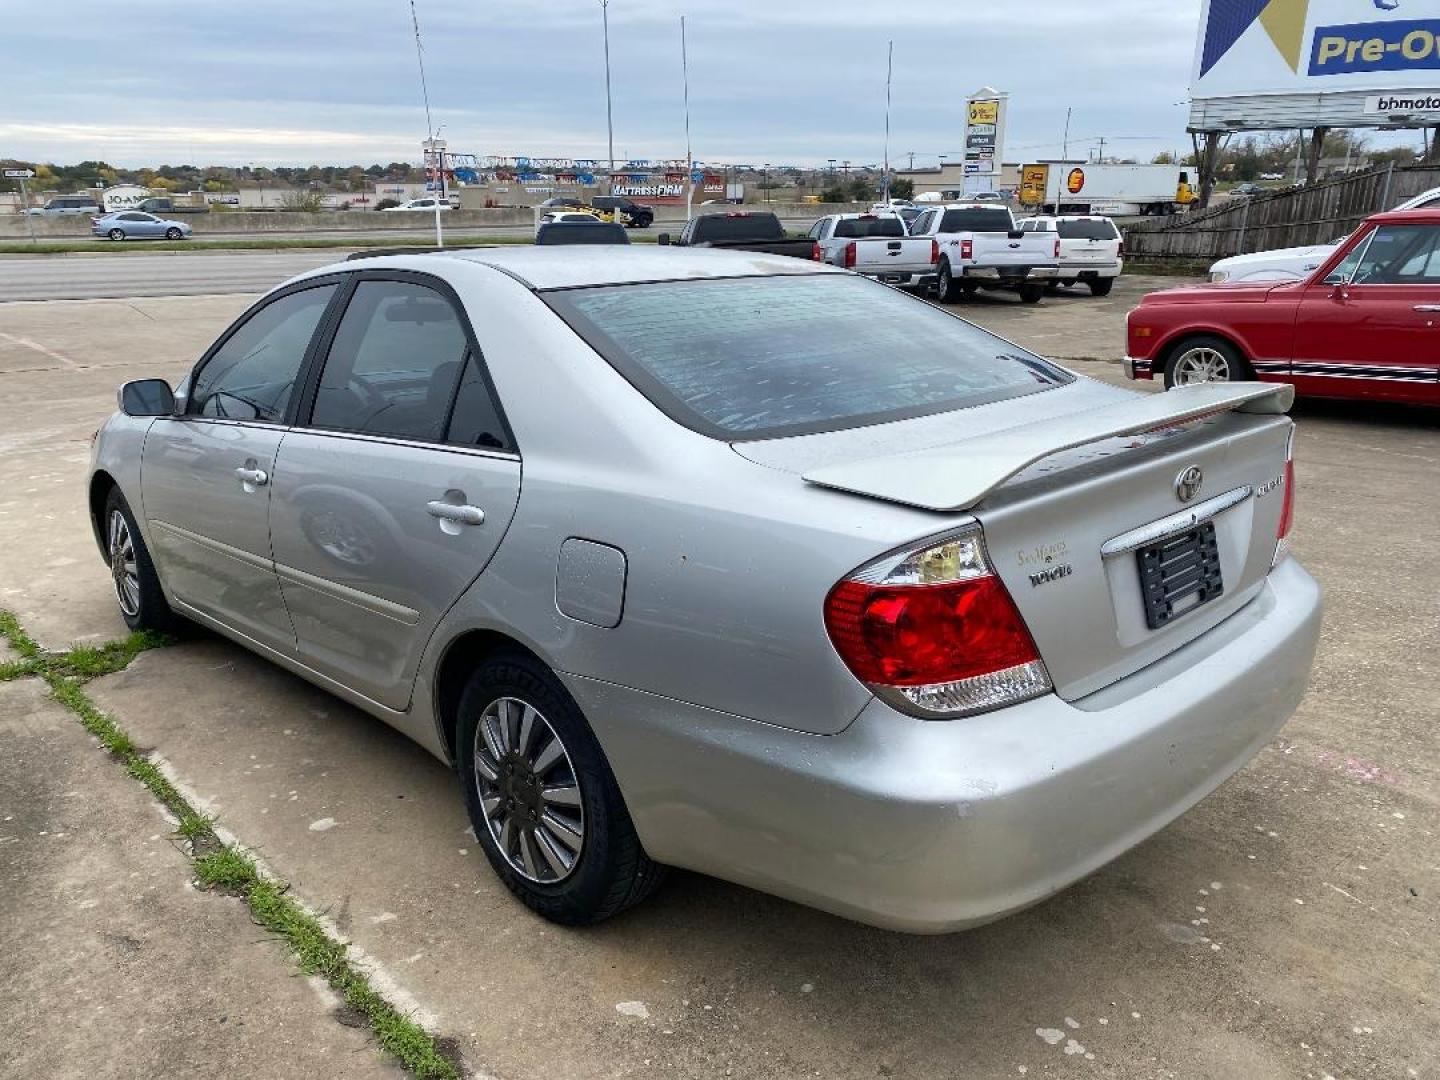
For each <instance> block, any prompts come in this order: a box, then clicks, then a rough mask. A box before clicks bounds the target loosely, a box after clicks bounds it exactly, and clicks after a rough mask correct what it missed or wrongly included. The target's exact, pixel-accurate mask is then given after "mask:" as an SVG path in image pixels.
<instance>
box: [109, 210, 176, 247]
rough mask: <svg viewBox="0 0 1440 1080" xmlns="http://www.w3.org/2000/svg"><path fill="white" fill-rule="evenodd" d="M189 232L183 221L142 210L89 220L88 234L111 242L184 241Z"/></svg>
mask: <svg viewBox="0 0 1440 1080" xmlns="http://www.w3.org/2000/svg"><path fill="white" fill-rule="evenodd" d="M190 231H191V230H190V226H189V224H187V223H186V222H184V221H174V220H172V219H170V218H162V217H156V216H155V215H154V214H147V213H145V211H143V210H117V211H116V212H115V213H113V214H105V215H103V216H102V217H96V218H91V219H90V232H91V233H92V234H93V235H95V236H105V237H109V238H110V239H111V240H185V239H188V238H189V236H190Z"/></svg>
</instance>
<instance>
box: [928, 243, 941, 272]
mask: <svg viewBox="0 0 1440 1080" xmlns="http://www.w3.org/2000/svg"><path fill="white" fill-rule="evenodd" d="M939 261H940V241H939V240H931V241H930V265H931V266H934V265H935V264H936V263H938V262H939Z"/></svg>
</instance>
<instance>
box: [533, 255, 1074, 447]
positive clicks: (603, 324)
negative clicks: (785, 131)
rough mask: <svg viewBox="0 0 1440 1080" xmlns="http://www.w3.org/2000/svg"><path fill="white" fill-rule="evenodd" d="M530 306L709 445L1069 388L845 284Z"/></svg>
mask: <svg viewBox="0 0 1440 1080" xmlns="http://www.w3.org/2000/svg"><path fill="white" fill-rule="evenodd" d="M541 295H542V297H543V298H544V299H545V301H546V302H547V303H548V304H549V305H550V306H551V307H552V308H553V309H554V310H555V311H556V313H557V314H559V315H560V317H561V318H563V319H564V320H565V321H566V322H567V323H569V325H570V326H571V327H572V328H573V329H574V330H575V331H576V332H577V333H578V334H579V335H580V336H581V337H582V338H584V339H585V340H586V341H587V342H588V343H589V344H590V345H591V347H592V348H594V349H595V351H596V352H598V353H599V354H600V355H601V356H603V357H604V358H605V359H606V360H608V361H609V362H610V363H611V365H612V366H614V367H615V369H616V370H617V371H619V372H620V374H621V375H623V376H625V378H627V379H628V380H629V381H630V382H631V383H632V384H633V385H634V386H635V387H636V388H637V389H639V390H640V391H641V392H642V393H644V394H645V395H646V396H647V397H648V398H649V399H650V400H651V401H652V402H654V403H655V404H656V405H657V406H658V407H659V408H660V409H661V410H662V411H664V412H666V413H667V414H668V415H670V416H671V417H672V418H673V419H675V420H676V421H678V422H679V423H682V424H685V425H686V426H688V427H690V428H693V429H694V430H697V431H700V432H702V433H704V434H707V435H711V436H713V437H716V438H724V439H759V438H771V437H776V436H781V435H792V434H802V433H807V432H814V431H833V430H839V429H841V428H850V427H860V426H863V425H866V424H874V423H882V422H885V421H888V420H899V419H904V418H906V417H911V416H923V415H927V414H930V413H938V412H947V411H950V410H954V409H961V408H967V407H969V406H972V405H981V404H984V403H986V402H990V401H999V400H1003V399H1006V398H1013V397H1019V396H1021V395H1024V394H1030V393H1035V392H1037V391H1042V390H1045V389H1048V388H1050V387H1053V386H1056V385H1059V384H1061V383H1064V382H1068V381H1069V376H1067V375H1066V374H1065V373H1064V372H1063V371H1061V370H1060V369H1058V368H1055V367H1054V366H1052V365H1050V364H1049V363H1047V362H1046V361H1044V360H1041V359H1040V358H1039V357H1035V356H1032V355H1030V354H1028V353H1025V352H1024V351H1023V350H1021V349H1019V348H1018V347H1017V346H1014V345H1011V344H1009V343H1008V342H1005V341H1002V340H1000V339H999V338H996V337H994V336H992V335H991V334H988V333H986V332H985V331H984V330H981V329H979V328H978V327H975V326H971V325H970V324H969V323H966V322H964V321H963V320H961V319H958V318H956V317H955V316H953V315H949V314H946V313H945V312H943V311H940V310H939V309H937V308H933V307H930V306H929V305H927V304H920V303H916V302H915V301H914V300H913V299H911V298H910V297H907V296H905V295H904V294H903V293H900V292H897V291H895V290H893V289H889V288H886V287H885V286H883V285H877V284H875V283H874V282H870V281H866V280H864V279H859V278H855V277H852V276H850V275H842V274H834V275H831V274H804V275H795V276H790V275H777V276H774V277H751V278H731V279H723V280H710V281H665V282H657V283H653V284H641V285H619V286H605V287H598V288H585V289H567V290H557V291H554V292H549V293H542V294H541Z"/></svg>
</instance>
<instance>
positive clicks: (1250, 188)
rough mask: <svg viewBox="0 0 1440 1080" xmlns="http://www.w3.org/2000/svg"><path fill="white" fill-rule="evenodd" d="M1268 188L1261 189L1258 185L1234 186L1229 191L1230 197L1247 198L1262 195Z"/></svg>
mask: <svg viewBox="0 0 1440 1080" xmlns="http://www.w3.org/2000/svg"><path fill="white" fill-rule="evenodd" d="M1269 190H1270V189H1269V188H1265V187H1261V186H1260V185H1259V184H1236V185H1235V186H1234V187H1233V188H1231V189H1230V194H1231V195H1240V196H1249V195H1264V194H1265V192H1267V191H1269Z"/></svg>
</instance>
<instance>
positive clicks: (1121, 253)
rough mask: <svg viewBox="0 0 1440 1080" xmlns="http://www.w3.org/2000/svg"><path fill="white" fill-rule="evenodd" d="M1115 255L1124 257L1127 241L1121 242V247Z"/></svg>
mask: <svg viewBox="0 0 1440 1080" xmlns="http://www.w3.org/2000/svg"><path fill="white" fill-rule="evenodd" d="M1115 254H1116V255H1117V256H1122V255H1124V254H1125V241H1124V240H1121V241H1120V244H1119V246H1118V247H1116V248H1115Z"/></svg>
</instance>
